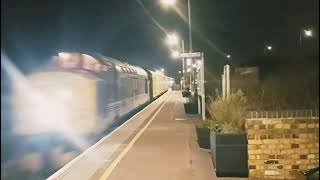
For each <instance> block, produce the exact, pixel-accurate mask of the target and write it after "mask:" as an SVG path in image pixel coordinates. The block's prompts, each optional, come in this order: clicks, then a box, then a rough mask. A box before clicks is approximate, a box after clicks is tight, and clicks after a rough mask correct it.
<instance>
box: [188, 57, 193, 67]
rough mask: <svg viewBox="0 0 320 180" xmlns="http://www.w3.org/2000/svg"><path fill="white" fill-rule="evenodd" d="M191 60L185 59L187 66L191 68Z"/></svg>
mask: <svg viewBox="0 0 320 180" xmlns="http://www.w3.org/2000/svg"><path fill="white" fill-rule="evenodd" d="M191 64H192V60H191V59H190V58H188V59H187V66H191Z"/></svg>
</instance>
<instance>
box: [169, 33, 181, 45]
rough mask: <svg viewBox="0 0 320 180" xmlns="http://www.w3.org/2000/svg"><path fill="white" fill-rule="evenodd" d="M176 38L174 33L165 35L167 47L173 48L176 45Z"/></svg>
mask: <svg viewBox="0 0 320 180" xmlns="http://www.w3.org/2000/svg"><path fill="white" fill-rule="evenodd" d="M178 39H179V38H178V36H177V35H176V34H175V33H172V34H168V35H167V44H168V45H169V46H174V45H177V44H178Z"/></svg>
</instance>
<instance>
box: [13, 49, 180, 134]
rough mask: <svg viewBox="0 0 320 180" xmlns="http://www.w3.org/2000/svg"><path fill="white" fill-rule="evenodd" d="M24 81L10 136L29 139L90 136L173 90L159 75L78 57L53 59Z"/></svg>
mask: <svg viewBox="0 0 320 180" xmlns="http://www.w3.org/2000/svg"><path fill="white" fill-rule="evenodd" d="M25 81H26V82H27V83H25V84H26V86H27V87H25V88H17V89H16V90H15V93H14V94H15V95H14V103H15V105H14V107H15V112H16V113H15V115H16V120H17V123H15V126H14V132H15V133H17V134H20V135H30V136H31V135H39V134H43V133H63V134H69V135H76V136H94V135H95V134H99V133H101V132H104V131H105V130H106V129H107V128H108V127H110V126H113V125H114V124H119V121H120V120H119V119H121V118H122V117H124V116H126V115H128V114H129V113H130V112H133V111H135V110H137V109H139V108H141V107H143V106H145V105H147V104H148V103H150V102H152V101H153V100H155V99H156V98H158V97H159V96H161V95H162V94H164V93H165V92H166V91H168V90H170V89H173V88H174V87H173V86H174V79H173V78H172V77H168V76H166V75H165V74H164V73H163V72H161V71H152V70H148V69H146V68H142V67H139V66H134V65H130V64H128V63H124V62H121V61H119V60H116V59H114V58H111V57H106V56H103V55H101V54H98V53H81V52H60V53H58V54H57V55H55V56H53V58H52V59H51V60H50V61H49V63H48V64H47V65H46V66H45V67H44V68H43V69H42V70H41V71H37V72H34V73H32V74H30V75H28V76H27V77H26V78H25Z"/></svg>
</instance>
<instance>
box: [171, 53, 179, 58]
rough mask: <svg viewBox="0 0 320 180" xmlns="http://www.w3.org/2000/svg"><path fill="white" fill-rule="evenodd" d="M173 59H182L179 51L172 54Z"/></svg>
mask: <svg viewBox="0 0 320 180" xmlns="http://www.w3.org/2000/svg"><path fill="white" fill-rule="evenodd" d="M171 57H172V58H174V59H177V58H179V57H180V53H179V51H172V52H171Z"/></svg>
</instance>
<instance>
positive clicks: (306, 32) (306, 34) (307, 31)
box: [299, 29, 313, 46]
mask: <svg viewBox="0 0 320 180" xmlns="http://www.w3.org/2000/svg"><path fill="white" fill-rule="evenodd" d="M301 32H303V35H304V37H306V38H311V37H312V36H313V32H312V30H311V29H303V30H301V31H300V33H299V45H300V46H301V41H302V35H301Z"/></svg>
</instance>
